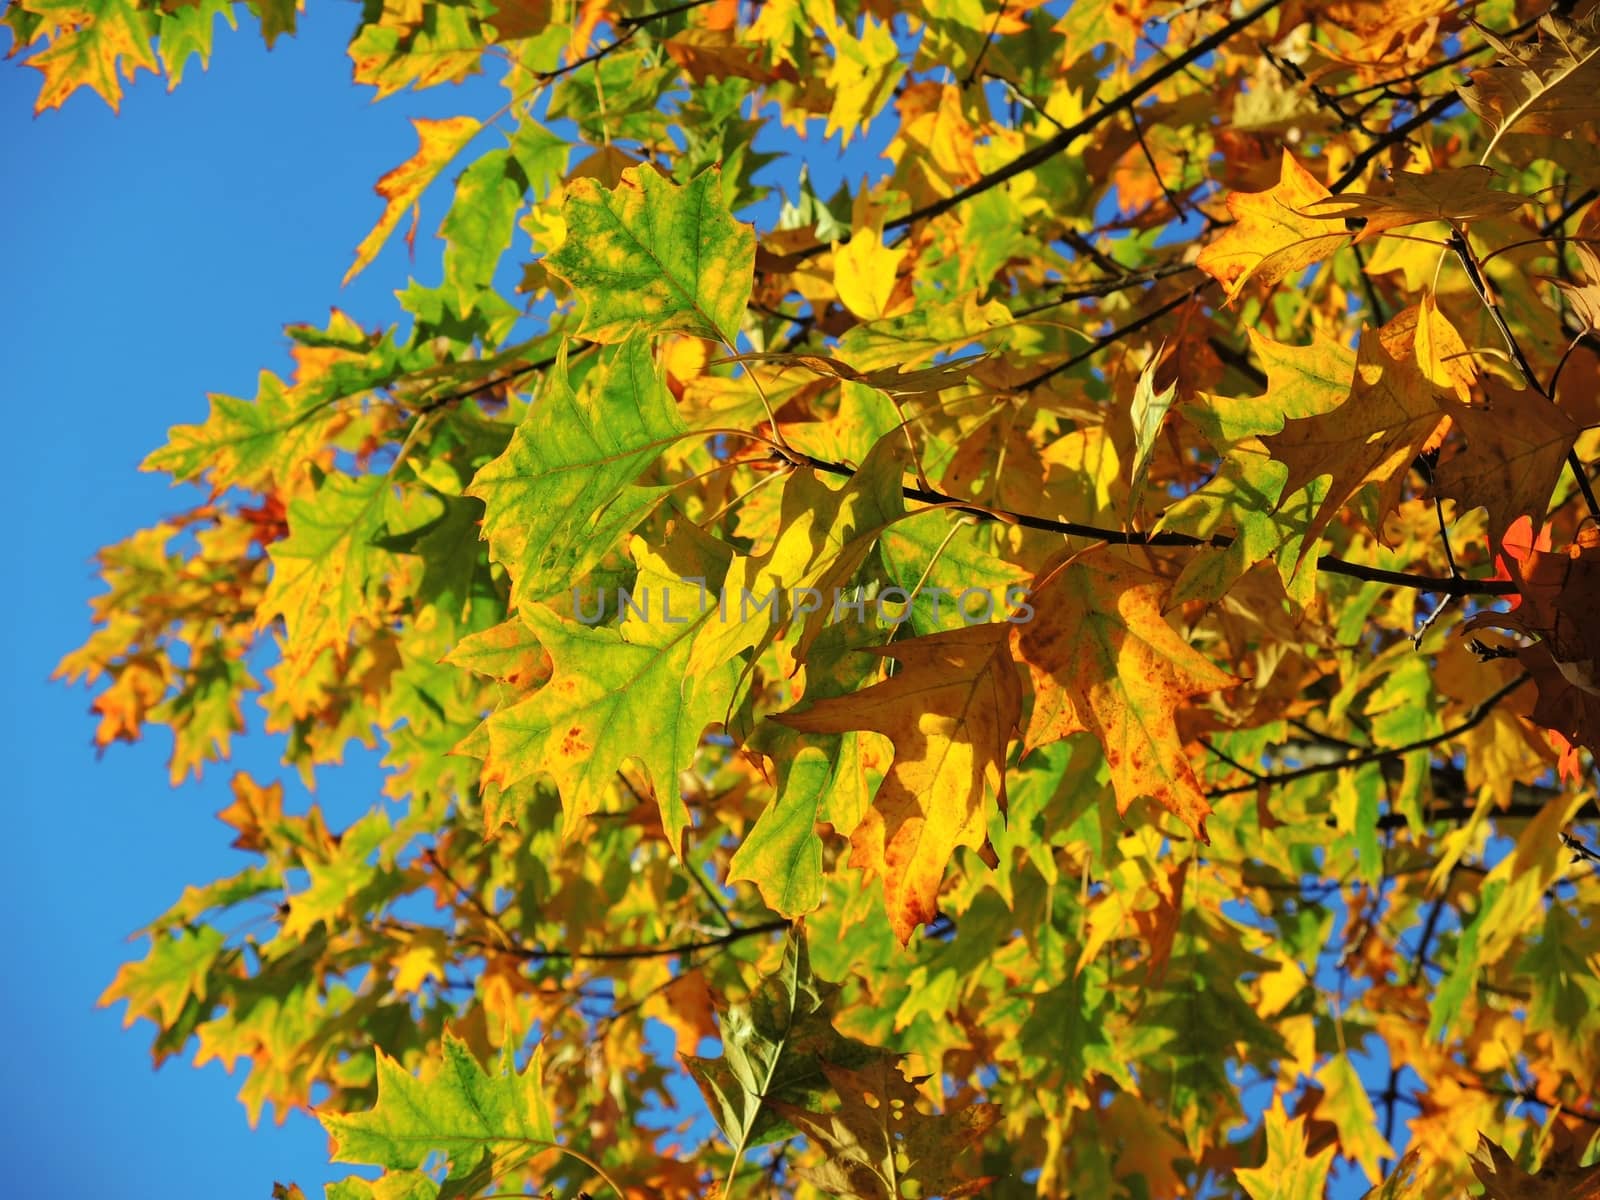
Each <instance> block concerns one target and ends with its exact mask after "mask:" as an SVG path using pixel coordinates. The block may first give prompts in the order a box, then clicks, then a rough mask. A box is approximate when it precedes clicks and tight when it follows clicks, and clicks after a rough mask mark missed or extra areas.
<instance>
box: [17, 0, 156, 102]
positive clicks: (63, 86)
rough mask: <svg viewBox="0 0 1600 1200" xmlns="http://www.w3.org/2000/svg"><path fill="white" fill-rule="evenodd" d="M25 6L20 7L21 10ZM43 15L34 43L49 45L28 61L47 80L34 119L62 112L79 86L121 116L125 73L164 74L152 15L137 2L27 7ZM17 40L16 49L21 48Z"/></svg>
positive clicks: (101, 1)
mask: <svg viewBox="0 0 1600 1200" xmlns="http://www.w3.org/2000/svg"><path fill="white" fill-rule="evenodd" d="M19 7H21V6H19ZM26 7H27V8H28V9H31V10H33V11H34V12H35V13H38V14H40V15H44V16H45V18H46V19H45V20H44V22H43V23H42V25H41V27H40V28H39V29H37V30H34V31H33V38H32V40H34V41H38V40H42V39H43V38H45V37H48V38H49V42H50V44H49V45H48V46H47V47H46V48H45V49H43V50H40V51H38V52H37V53H35V54H34V55H33V56H32V57H30V58H28V59H27V60H26V61H27V65H28V66H30V67H32V68H34V69H35V70H36V71H39V72H40V73H41V74H42V75H43V76H44V82H43V83H42V84H41V85H40V87H39V97H38V99H37V101H35V103H34V106H33V111H34V115H35V116H37V115H38V114H40V113H42V112H44V111H45V110H46V109H50V108H60V107H61V105H62V104H63V103H65V101H66V99H67V97H68V96H70V95H72V93H73V92H75V91H77V90H78V89H79V88H81V87H87V88H92V89H93V90H94V91H95V92H97V93H98V94H99V95H100V98H101V99H102V100H104V101H105V102H106V103H107V104H109V105H110V106H111V111H112V112H117V111H118V110H119V109H120V107H121V105H122V80H121V79H120V78H119V77H118V68H119V67H120V68H121V74H122V75H124V76H126V77H127V78H128V80H129V81H132V80H133V79H134V77H135V76H136V75H138V73H139V70H140V68H141V67H142V68H143V69H144V70H146V71H151V72H154V73H156V74H159V73H160V68H159V67H158V66H157V63H156V57H155V55H154V54H153V53H151V41H152V38H153V35H154V33H155V29H156V19H155V16H154V14H153V13H151V12H149V11H148V10H146V8H145V7H144V6H143V5H141V4H139V3H137V0H99V2H98V3H95V4H93V5H92V6H91V5H89V4H86V3H83V2H81V0H70V2H69V3H60V2H56V3H44V2H41V0H34V2H33V3H31V4H29V5H27V6H26ZM21 44H22V42H21V39H18V42H17V44H16V46H15V47H14V49H13V53H15V49H17V48H20V46H21Z"/></svg>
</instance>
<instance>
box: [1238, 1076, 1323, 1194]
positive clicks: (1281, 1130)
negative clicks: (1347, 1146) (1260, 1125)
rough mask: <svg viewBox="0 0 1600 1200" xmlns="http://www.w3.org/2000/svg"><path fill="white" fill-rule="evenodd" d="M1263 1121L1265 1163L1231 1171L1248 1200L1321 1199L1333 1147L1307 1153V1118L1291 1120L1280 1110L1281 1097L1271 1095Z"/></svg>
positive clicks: (1281, 1107) (1281, 1106)
mask: <svg viewBox="0 0 1600 1200" xmlns="http://www.w3.org/2000/svg"><path fill="white" fill-rule="evenodd" d="M1264 1124H1265V1126H1266V1134H1267V1160H1266V1162H1265V1163H1263V1164H1262V1165H1261V1166H1259V1167H1250V1168H1247V1169H1244V1170H1240V1171H1236V1172H1234V1175H1235V1178H1237V1179H1238V1181H1239V1185H1240V1186H1241V1187H1242V1188H1244V1190H1245V1193H1246V1194H1247V1195H1248V1196H1249V1197H1250V1200H1320V1198H1321V1196H1322V1194H1323V1189H1324V1187H1326V1186H1327V1178H1328V1168H1329V1167H1330V1166H1331V1165H1332V1163H1333V1147H1331V1146H1330V1147H1328V1148H1327V1149H1326V1150H1323V1151H1322V1152H1321V1153H1319V1154H1317V1155H1315V1156H1308V1155H1307V1146H1306V1131H1305V1125H1306V1119H1305V1118H1304V1117H1296V1118H1294V1120H1292V1121H1291V1120H1290V1119H1289V1117H1288V1114H1287V1113H1285V1112H1284V1111H1283V1101H1282V1099H1281V1097H1277V1096H1274V1097H1273V1101H1272V1107H1271V1108H1269V1109H1268V1110H1267V1116H1266V1120H1265V1122H1264Z"/></svg>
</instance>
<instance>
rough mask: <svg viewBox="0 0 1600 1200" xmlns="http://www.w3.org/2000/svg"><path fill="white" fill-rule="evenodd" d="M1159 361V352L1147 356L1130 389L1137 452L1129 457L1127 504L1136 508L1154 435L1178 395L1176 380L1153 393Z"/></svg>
mask: <svg viewBox="0 0 1600 1200" xmlns="http://www.w3.org/2000/svg"><path fill="white" fill-rule="evenodd" d="M1160 358H1161V352H1160V351H1159V350H1158V351H1156V353H1154V354H1152V355H1151V356H1150V361H1149V362H1147V363H1145V365H1144V370H1142V371H1140V372H1139V382H1138V383H1136V384H1135V385H1134V388H1133V404H1132V415H1133V443H1134V446H1135V447H1136V450H1137V452H1136V453H1135V454H1134V456H1133V484H1132V486H1131V488H1130V489H1129V495H1130V498H1131V499H1130V502H1131V503H1132V504H1133V505H1134V506H1135V507H1136V508H1137V507H1138V504H1139V497H1140V495H1141V494H1142V493H1143V492H1144V484H1145V477H1146V475H1147V474H1148V473H1149V470H1150V455H1151V453H1152V452H1153V451H1154V450H1155V448H1156V435H1158V434H1159V433H1160V432H1161V424H1162V422H1163V421H1165V420H1166V418H1167V410H1168V409H1169V408H1171V407H1172V398H1173V397H1174V396H1176V395H1177V394H1178V384H1177V381H1176V380H1174V381H1173V382H1172V383H1169V384H1168V385H1167V387H1166V390H1165V391H1161V392H1157V391H1156V386H1155V380H1156V364H1157V362H1159V361H1160Z"/></svg>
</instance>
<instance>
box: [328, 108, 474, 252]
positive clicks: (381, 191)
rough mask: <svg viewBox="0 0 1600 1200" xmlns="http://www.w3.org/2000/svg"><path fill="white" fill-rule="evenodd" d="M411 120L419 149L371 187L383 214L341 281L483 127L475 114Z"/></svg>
mask: <svg viewBox="0 0 1600 1200" xmlns="http://www.w3.org/2000/svg"><path fill="white" fill-rule="evenodd" d="M411 123H412V124H413V125H414V126H416V129H417V139H418V140H419V141H420V142H421V143H422V145H421V148H420V149H419V150H418V151H417V152H416V153H415V154H414V155H412V156H411V157H410V158H408V159H406V161H405V162H403V163H401V164H400V165H399V166H398V167H396V168H395V169H394V170H392V171H390V172H389V173H388V174H387V175H385V176H384V177H383V178H382V179H380V180H378V183H377V186H376V187H375V188H374V190H375V191H376V192H377V193H378V195H380V196H382V197H383V199H384V201H385V207H384V210H383V216H381V217H379V218H378V223H377V224H376V225H374V226H373V227H372V232H371V233H369V234H367V236H366V237H364V238H362V239H361V244H360V245H359V246H357V247H356V260H355V262H353V263H351V264H350V269H349V270H348V271H346V272H345V274H344V282H345V283H349V282H350V281H351V280H352V279H354V278H355V277H356V276H357V275H359V274H361V272H362V271H364V270H366V268H367V266H368V264H369V263H371V262H372V260H373V259H374V258H376V257H377V256H378V251H379V250H382V249H383V244H384V242H386V241H388V240H389V235H390V234H391V233H393V232H394V230H395V226H397V225H399V224H400V218H401V217H403V216H405V211H406V209H407V208H408V207H410V206H412V205H414V204H416V202H417V201H418V199H419V198H421V196H422V193H423V191H424V190H426V188H427V186H428V185H429V184H430V183H432V182H433V180H434V178H435V176H437V175H438V174H439V172H440V171H442V170H444V168H445V167H446V166H447V165H449V162H450V160H451V159H453V158H454V157H455V156H456V155H457V154H459V153H460V152H461V148H462V147H463V146H465V145H466V144H467V143H468V142H469V141H471V140H472V138H473V136H474V135H475V134H476V133H477V132H478V130H480V129H482V128H483V123H482V122H481V121H479V120H478V119H477V118H476V117H448V118H446V119H445V120H443V121H432V120H429V119H427V118H426V117H418V118H414V119H413V120H412V122H411Z"/></svg>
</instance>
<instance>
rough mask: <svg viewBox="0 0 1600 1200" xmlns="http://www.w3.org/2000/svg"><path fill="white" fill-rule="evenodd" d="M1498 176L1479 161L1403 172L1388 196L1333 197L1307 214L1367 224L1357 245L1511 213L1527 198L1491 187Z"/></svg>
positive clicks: (1312, 208)
mask: <svg viewBox="0 0 1600 1200" xmlns="http://www.w3.org/2000/svg"><path fill="white" fill-rule="evenodd" d="M1498 178H1499V176H1498V175H1497V174H1496V173H1495V171H1493V170H1492V169H1491V168H1489V167H1485V166H1479V165H1477V164H1473V165H1471V166H1466V167H1457V168H1455V169H1454V170H1442V171H1430V172H1417V171H1397V172H1395V175H1394V186H1393V190H1392V191H1390V192H1388V193H1386V194H1383V195H1366V194H1361V193H1356V194H1350V195H1343V196H1327V197H1324V198H1323V199H1321V200H1318V201H1316V202H1315V203H1313V204H1311V205H1310V206H1309V207H1308V210H1307V215H1308V216H1314V217H1316V218H1318V219H1319V220H1327V221H1349V220H1359V221H1361V222H1363V224H1362V226H1361V230H1360V232H1359V233H1357V234H1356V238H1355V240H1356V243H1357V244H1359V243H1361V242H1365V241H1370V240H1371V239H1372V238H1375V237H1378V236H1380V235H1382V234H1384V233H1386V232H1388V231H1389V230H1391V229H1403V228H1405V227H1406V226H1408V225H1417V224H1420V223H1422V222H1424V221H1448V222H1450V223H1451V224H1453V225H1454V224H1470V223H1472V222H1474V221H1487V220H1492V219H1494V218H1501V217H1508V216H1510V215H1511V214H1513V213H1515V212H1516V211H1517V210H1518V209H1519V208H1521V207H1522V206H1523V205H1524V204H1525V203H1527V201H1526V199H1524V198H1523V197H1522V196H1516V195H1512V194H1510V193H1508V192H1504V191H1500V190H1498V189H1496V188H1494V187H1493V186H1491V185H1492V184H1493V183H1494V181H1495V180H1496V179H1498Z"/></svg>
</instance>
